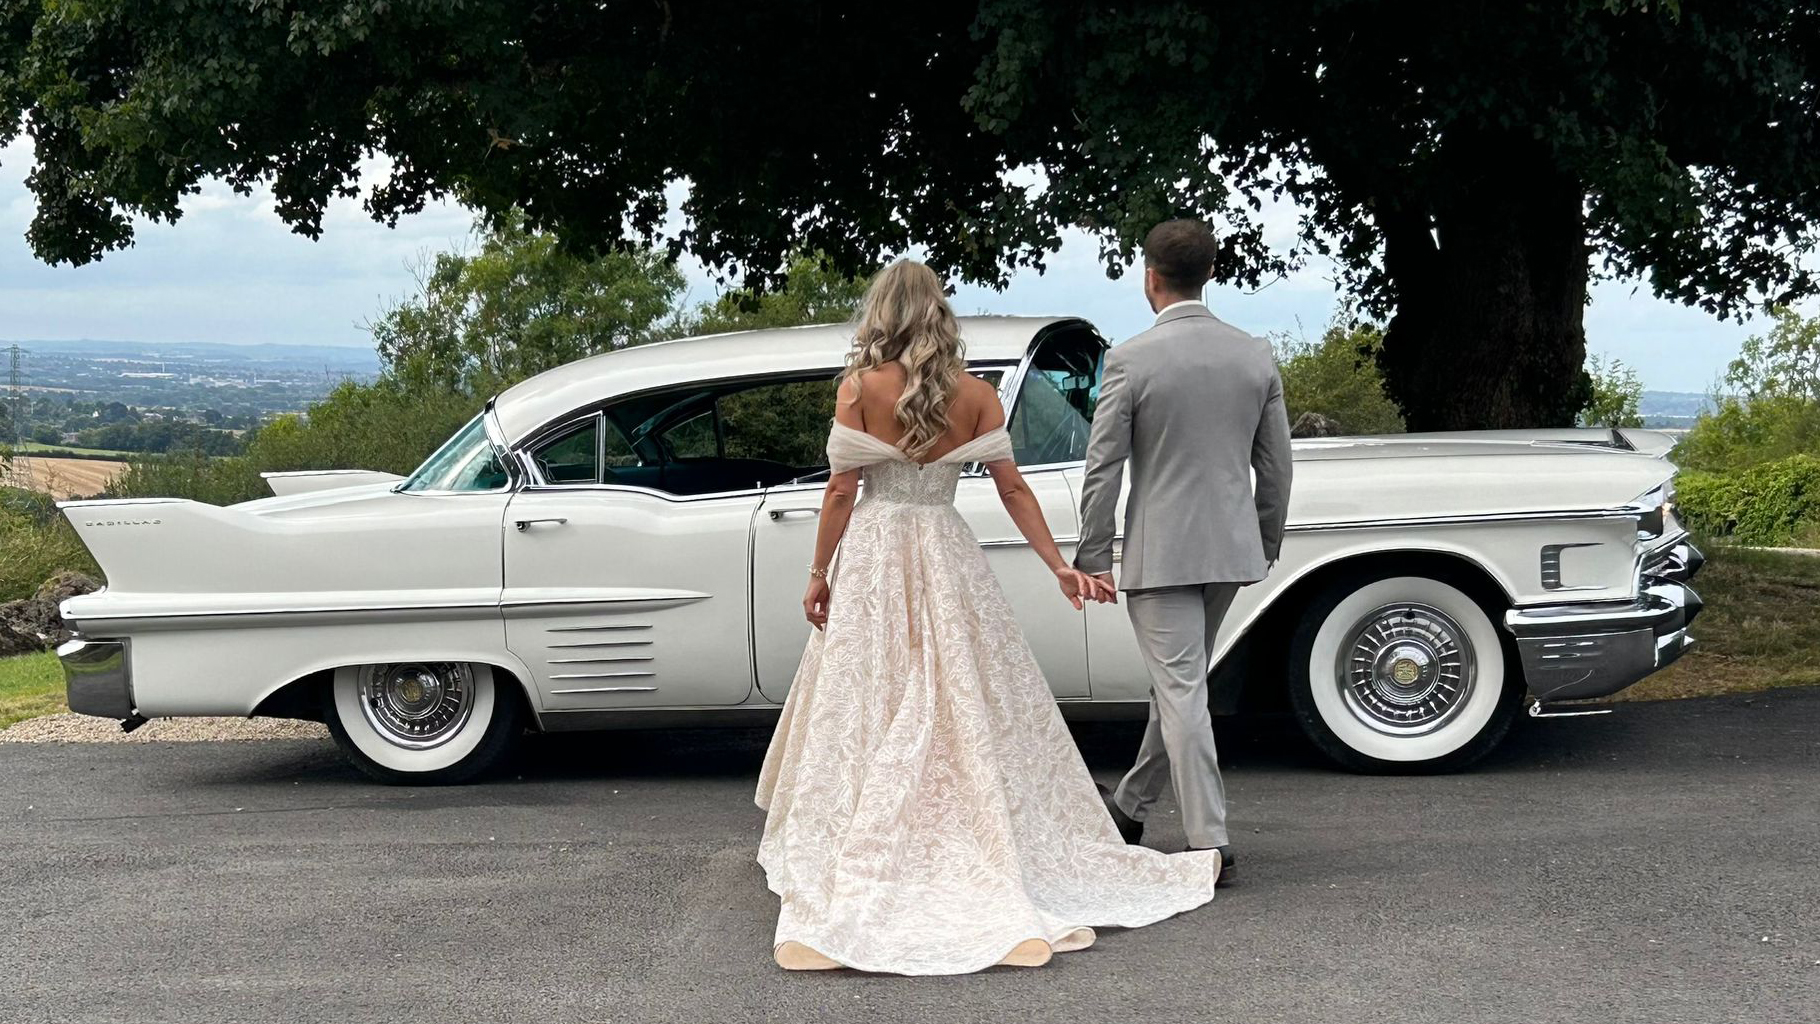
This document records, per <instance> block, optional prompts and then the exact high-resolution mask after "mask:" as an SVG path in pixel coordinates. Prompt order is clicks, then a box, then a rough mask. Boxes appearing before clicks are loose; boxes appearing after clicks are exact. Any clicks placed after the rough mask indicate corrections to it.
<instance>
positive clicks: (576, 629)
mask: <svg viewBox="0 0 1820 1024" xmlns="http://www.w3.org/2000/svg"><path fill="white" fill-rule="evenodd" d="M650 628H651V624H650V623H649V622H616V623H613V624H612V625H608V626H547V627H545V628H544V632H545V633H594V632H598V631H601V630H608V629H650ZM649 642H650V641H646V643H649Z"/></svg>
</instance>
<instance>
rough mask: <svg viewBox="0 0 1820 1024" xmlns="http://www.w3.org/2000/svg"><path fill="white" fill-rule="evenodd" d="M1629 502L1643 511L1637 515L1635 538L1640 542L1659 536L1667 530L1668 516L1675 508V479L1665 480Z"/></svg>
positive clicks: (1670, 515)
mask: <svg viewBox="0 0 1820 1024" xmlns="http://www.w3.org/2000/svg"><path fill="white" fill-rule="evenodd" d="M1631 504H1633V505H1635V506H1637V507H1639V508H1641V509H1643V510H1644V511H1643V512H1642V514H1640V515H1639V516H1638V517H1637V540H1638V541H1642V542H1648V541H1653V540H1657V539H1659V538H1661V536H1662V534H1663V533H1665V532H1667V530H1668V524H1669V520H1670V518H1671V517H1672V516H1673V514H1674V508H1675V481H1674V480H1673V479H1672V478H1671V479H1669V480H1665V481H1663V482H1662V484H1661V485H1660V486H1658V487H1656V488H1655V489H1654V490H1651V491H1649V492H1648V493H1646V494H1642V495H1639V496H1638V497H1637V500H1636V501H1634V502H1632V503H1631Z"/></svg>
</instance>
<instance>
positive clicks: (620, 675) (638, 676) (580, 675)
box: [550, 671, 657, 693]
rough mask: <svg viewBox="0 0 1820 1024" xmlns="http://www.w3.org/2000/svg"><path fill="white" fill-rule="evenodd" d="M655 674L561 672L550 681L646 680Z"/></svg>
mask: <svg viewBox="0 0 1820 1024" xmlns="http://www.w3.org/2000/svg"><path fill="white" fill-rule="evenodd" d="M656 674H657V673H655V672H644V671H639V672H563V673H558V674H556V675H553V676H551V677H550V678H551V679H648V678H650V677H651V676H654V675H656ZM550 692H552V693H561V692H562V691H561V690H552V691H550Z"/></svg>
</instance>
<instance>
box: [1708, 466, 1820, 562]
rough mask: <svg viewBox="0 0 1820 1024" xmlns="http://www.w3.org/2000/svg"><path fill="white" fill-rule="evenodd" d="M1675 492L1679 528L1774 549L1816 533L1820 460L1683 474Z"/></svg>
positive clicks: (1819, 515)
mask: <svg viewBox="0 0 1820 1024" xmlns="http://www.w3.org/2000/svg"><path fill="white" fill-rule="evenodd" d="M1675 491H1676V504H1677V510H1678V512H1679V515H1680V517H1681V520H1682V522H1684V523H1686V524H1687V526H1688V528H1689V529H1691V530H1693V531H1695V532H1696V533H1701V534H1705V535H1707V536H1713V537H1730V538H1731V539H1733V540H1735V541H1738V542H1739V543H1742V544H1765V545H1776V544H1789V543H1793V542H1795V541H1796V540H1798V539H1800V538H1802V537H1804V536H1809V535H1811V534H1812V533H1813V532H1814V531H1815V530H1816V529H1820V458H1817V457H1815V456H1812V455H1794V456H1790V457H1789V458H1786V459H1782V460H1779V461H1777V462H1767V463H1763V464H1761V465H1758V466H1753V467H1750V468H1748V469H1745V470H1742V471H1740V472H1737V473H1732V474H1720V473H1709V472H1704V471H1700V470H1686V471H1683V472H1682V473H1681V475H1680V477H1679V478H1678V479H1677V481H1676V485H1675Z"/></svg>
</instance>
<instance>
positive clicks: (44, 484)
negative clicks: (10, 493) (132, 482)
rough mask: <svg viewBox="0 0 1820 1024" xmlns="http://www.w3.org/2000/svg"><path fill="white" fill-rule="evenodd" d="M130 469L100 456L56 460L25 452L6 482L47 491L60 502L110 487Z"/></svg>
mask: <svg viewBox="0 0 1820 1024" xmlns="http://www.w3.org/2000/svg"><path fill="white" fill-rule="evenodd" d="M125 469H126V463H124V462H105V461H102V460H99V459H55V458H40V457H37V456H31V455H22V456H19V457H17V458H15V459H13V462H12V469H11V471H10V472H8V473H7V474H6V478H5V480H4V482H5V483H6V484H7V485H9V486H12V487H24V488H26V489H28V490H33V491H43V492H45V493H46V494H49V495H50V496H51V497H53V498H56V499H57V500H59V501H63V500H66V499H69V498H81V497H86V496H88V495H91V494H98V493H100V492H102V491H104V490H107V487H108V485H109V484H111V483H113V481H114V478H115V477H117V476H119V475H120V474H121V472H122V471H124V470H125Z"/></svg>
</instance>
